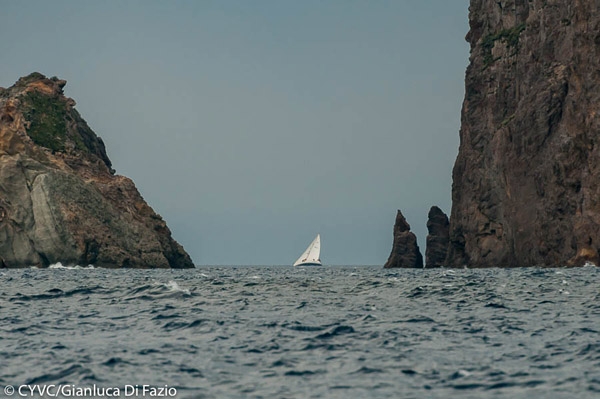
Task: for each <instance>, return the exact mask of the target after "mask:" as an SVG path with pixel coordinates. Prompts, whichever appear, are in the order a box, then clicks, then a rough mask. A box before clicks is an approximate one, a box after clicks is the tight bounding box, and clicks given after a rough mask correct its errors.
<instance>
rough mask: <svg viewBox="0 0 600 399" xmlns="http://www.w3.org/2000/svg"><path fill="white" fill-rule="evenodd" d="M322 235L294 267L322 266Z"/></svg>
mask: <svg viewBox="0 0 600 399" xmlns="http://www.w3.org/2000/svg"><path fill="white" fill-rule="evenodd" d="M320 256H321V235H320V234H317V236H316V237H315V239H314V240H313V241H312V242H311V243H310V245H309V246H308V248H306V251H304V252H303V253H302V255H300V257H299V258H298V260H297V261H296V262H294V266H301V265H319V266H320V265H321V259H319V258H320Z"/></svg>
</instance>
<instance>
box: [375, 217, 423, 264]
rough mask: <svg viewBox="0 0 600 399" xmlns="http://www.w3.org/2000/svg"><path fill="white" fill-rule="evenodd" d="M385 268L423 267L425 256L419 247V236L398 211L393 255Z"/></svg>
mask: <svg viewBox="0 0 600 399" xmlns="http://www.w3.org/2000/svg"><path fill="white" fill-rule="evenodd" d="M384 267H385V268H386V269H388V268H396V267H402V268H422V267H423V256H422V255H421V251H419V246H418V245H417V236H415V234H414V233H412V232H411V231H410V225H409V224H408V222H407V221H406V219H405V218H404V215H402V212H400V210H398V214H397V215H396V224H395V225H394V243H393V245H392V253H391V254H390V257H389V258H388V261H387V262H386V263H385V265H384Z"/></svg>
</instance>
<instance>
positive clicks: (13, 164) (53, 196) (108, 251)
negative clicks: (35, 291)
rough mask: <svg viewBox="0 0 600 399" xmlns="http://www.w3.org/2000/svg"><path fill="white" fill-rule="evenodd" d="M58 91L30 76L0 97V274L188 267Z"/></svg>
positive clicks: (59, 85)
mask: <svg viewBox="0 0 600 399" xmlns="http://www.w3.org/2000/svg"><path fill="white" fill-rule="evenodd" d="M65 84H66V82H65V81H64V80H59V79H57V78H52V79H47V78H46V77H45V76H43V75H41V74H39V73H33V74H31V75H29V76H27V77H25V78H21V79H19V81H18V82H17V83H16V84H15V85H14V86H12V87H11V88H9V89H0V266H3V267H28V266H39V267H45V266H48V265H50V264H52V263H56V262H62V263H63V264H79V265H88V264H93V265H96V266H103V267H160V268H169V267H171V268H188V267H194V266H193V263H192V261H191V259H190V257H189V255H188V254H187V253H186V252H185V251H184V249H183V248H182V247H181V245H179V244H178V243H177V242H175V241H174V240H173V239H172V238H171V232H170V230H169V228H168V227H167V225H166V223H165V222H164V220H163V219H162V218H161V217H160V216H159V215H157V214H156V213H155V212H154V211H153V210H152V208H150V206H148V204H146V202H145V201H144V199H143V198H142V196H141V195H140V193H139V192H138V191H137V189H136V188H135V185H134V184H133V182H132V181H131V180H130V179H128V178H126V177H123V176H119V175H115V174H114V170H113V169H112V165H111V162H110V160H109V158H108V156H107V154H106V150H105V148H104V143H103V142H102V140H101V139H100V138H99V137H97V136H96V134H94V132H93V131H92V130H91V129H90V128H89V126H88V125H87V123H86V122H85V121H84V120H83V119H82V118H81V116H80V115H79V113H78V112H77V111H76V110H75V108H74V106H75V101H73V100H72V99H70V98H67V97H65V96H64V94H63V87H64V86H65Z"/></svg>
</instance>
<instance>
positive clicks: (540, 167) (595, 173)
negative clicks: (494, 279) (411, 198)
mask: <svg viewBox="0 0 600 399" xmlns="http://www.w3.org/2000/svg"><path fill="white" fill-rule="evenodd" d="M469 18H470V31H469V33H468V35H467V40H468V41H469V43H470V45H471V57H470V65H469V67H468V70H467V75H466V94H465V100H464V104H463V110H462V126H461V130H460V141H461V142H460V149H459V154H458V158H457V160H456V164H455V167H454V171H453V189H452V200H453V206H452V214H451V218H450V241H451V245H450V250H449V254H448V258H447V262H446V263H447V264H448V265H450V266H457V267H462V266H464V265H467V266H469V267H493V266H507V267H508V266H533V265H546V266H558V265H582V264H584V263H585V262H587V261H591V262H594V263H596V264H598V261H599V255H598V252H599V249H600V142H599V139H600V137H599V135H600V113H599V112H598V110H600V3H599V2H598V1H596V0H551V1H549V0H519V1H515V0H511V1H487V0H471V6H470V16H469Z"/></svg>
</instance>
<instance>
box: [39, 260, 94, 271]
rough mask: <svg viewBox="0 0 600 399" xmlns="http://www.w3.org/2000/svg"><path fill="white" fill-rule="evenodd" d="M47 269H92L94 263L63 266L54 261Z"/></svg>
mask: <svg viewBox="0 0 600 399" xmlns="http://www.w3.org/2000/svg"><path fill="white" fill-rule="evenodd" d="M48 269H67V270H83V269H94V265H87V266H79V265H74V266H64V265H63V264H62V263H61V262H56V263H54V264H53V265H50V266H48Z"/></svg>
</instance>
